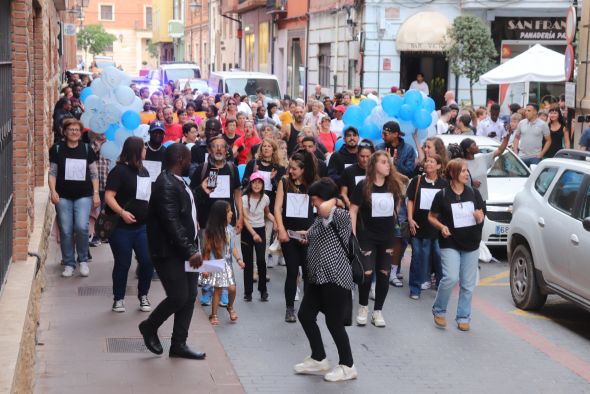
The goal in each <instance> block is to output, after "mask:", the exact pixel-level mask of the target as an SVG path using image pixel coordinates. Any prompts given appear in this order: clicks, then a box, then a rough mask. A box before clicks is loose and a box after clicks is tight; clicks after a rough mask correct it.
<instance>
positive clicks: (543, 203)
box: [508, 150, 590, 310]
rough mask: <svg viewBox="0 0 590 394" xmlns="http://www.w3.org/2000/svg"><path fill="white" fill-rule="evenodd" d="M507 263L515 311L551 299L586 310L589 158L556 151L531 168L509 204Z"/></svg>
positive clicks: (589, 302) (589, 291) (589, 304)
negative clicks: (553, 296) (559, 298)
mask: <svg viewBox="0 0 590 394" xmlns="http://www.w3.org/2000/svg"><path fill="white" fill-rule="evenodd" d="M508 259H509V262H510V290H511V293H512V299H513V300H514V304H515V305H516V306H517V307H518V308H521V309H526V310H534V309H539V308H541V307H542V306H543V305H544V304H545V301H546V299H547V295H548V294H553V293H554V294H558V295H560V296H562V297H564V298H566V299H568V300H571V301H573V302H575V303H576V304H578V305H580V306H582V307H584V308H586V309H588V310H590V152H582V151H573V150H561V151H559V152H558V154H557V155H556V157H555V158H553V159H548V160H543V161H542V162H541V163H540V164H539V165H538V166H537V167H536V168H535V170H534V172H533V174H532V175H531V177H530V178H529V179H528V181H527V182H526V184H525V187H524V190H523V191H521V192H520V193H518V194H517V195H516V198H515V200H514V212H513V216H512V221H511V222H510V230H509V233H508Z"/></svg>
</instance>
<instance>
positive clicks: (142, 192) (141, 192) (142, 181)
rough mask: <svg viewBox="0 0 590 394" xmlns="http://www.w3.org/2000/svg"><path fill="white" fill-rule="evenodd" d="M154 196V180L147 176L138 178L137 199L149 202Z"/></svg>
mask: <svg viewBox="0 0 590 394" xmlns="http://www.w3.org/2000/svg"><path fill="white" fill-rule="evenodd" d="M151 195H152V180H151V179H150V177H147V176H138V177H137V188H136V190H135V199H136V200H143V201H149V200H150V196H151Z"/></svg>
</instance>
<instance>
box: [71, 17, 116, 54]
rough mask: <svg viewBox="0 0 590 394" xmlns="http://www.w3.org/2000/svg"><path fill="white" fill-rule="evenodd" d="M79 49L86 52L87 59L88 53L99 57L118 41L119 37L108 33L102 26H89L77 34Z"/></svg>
mask: <svg viewBox="0 0 590 394" xmlns="http://www.w3.org/2000/svg"><path fill="white" fill-rule="evenodd" d="M76 40H77V42H78V47H79V48H82V49H83V50H84V55H85V58H86V57H88V53H91V54H92V55H98V54H100V53H104V52H105V51H106V50H107V48H108V47H109V46H111V45H112V44H113V42H115V41H116V40H117V36H115V35H114V34H111V33H109V32H107V31H106V30H105V29H104V27H103V26H102V25H88V26H84V28H82V29H80V31H79V32H78V34H76Z"/></svg>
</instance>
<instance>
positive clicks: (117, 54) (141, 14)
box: [78, 0, 157, 76]
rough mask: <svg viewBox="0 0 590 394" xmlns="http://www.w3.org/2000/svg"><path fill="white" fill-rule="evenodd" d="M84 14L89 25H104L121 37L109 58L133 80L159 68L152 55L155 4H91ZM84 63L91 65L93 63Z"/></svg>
mask: <svg viewBox="0 0 590 394" xmlns="http://www.w3.org/2000/svg"><path fill="white" fill-rule="evenodd" d="M83 12H84V24H85V25H95V24H101V25H103V27H104V28H105V30H106V31H107V32H109V33H111V34H114V35H115V37H117V39H116V40H115V42H113V45H112V48H109V50H107V51H106V52H105V54H106V55H109V56H113V60H114V62H115V63H116V64H117V66H119V65H120V66H121V67H122V68H123V70H124V71H125V72H127V73H128V74H129V75H132V76H133V75H138V74H139V71H140V70H141V69H142V68H149V67H153V66H155V64H156V61H157V59H155V58H153V57H152V56H151V55H150V53H149V52H148V45H150V42H151V41H152V28H153V22H154V19H153V15H154V13H153V6H152V2H151V0H145V1H144V0H142V1H138V0H89V2H88V7H86V8H85V9H84V11H83ZM78 56H79V57H83V56H84V52H83V51H82V50H79V51H78ZM89 56H92V55H89ZM84 60H85V63H86V64H87V65H89V64H90V62H91V61H92V59H91V58H90V59H84Z"/></svg>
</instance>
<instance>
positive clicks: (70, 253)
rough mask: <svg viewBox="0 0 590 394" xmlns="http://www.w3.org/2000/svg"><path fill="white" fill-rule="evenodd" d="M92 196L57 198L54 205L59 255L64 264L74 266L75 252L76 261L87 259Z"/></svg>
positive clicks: (85, 260)
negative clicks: (59, 248) (76, 255)
mask: <svg viewBox="0 0 590 394" xmlns="http://www.w3.org/2000/svg"><path fill="white" fill-rule="evenodd" d="M91 208H92V197H81V198H78V199H75V200H72V199H68V198H63V197H60V198H59V202H58V203H57V205H56V206H55V210H56V211H57V224H58V227H59V237H60V247H61V257H62V259H63V262H64V265H66V266H70V267H74V268H75V267H76V258H75V252H76V251H77V252H78V261H80V262H84V263H85V262H87V261H88V224H89V222H90V209H91Z"/></svg>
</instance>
